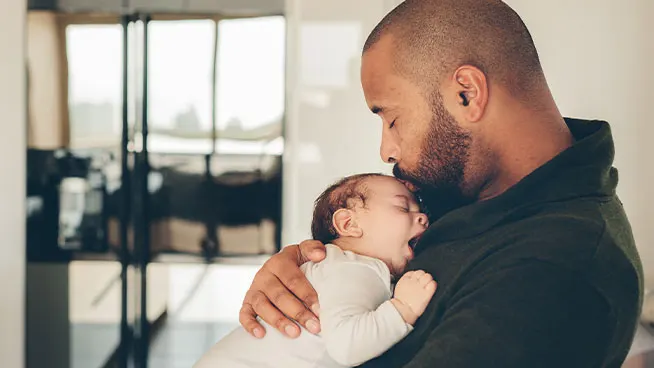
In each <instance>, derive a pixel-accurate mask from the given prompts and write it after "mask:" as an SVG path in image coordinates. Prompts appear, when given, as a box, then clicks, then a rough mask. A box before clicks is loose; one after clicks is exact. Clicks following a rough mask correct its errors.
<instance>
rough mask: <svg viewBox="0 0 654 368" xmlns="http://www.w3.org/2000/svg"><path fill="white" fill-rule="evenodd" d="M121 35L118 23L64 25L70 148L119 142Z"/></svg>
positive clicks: (105, 145) (112, 144) (92, 146)
mask: <svg viewBox="0 0 654 368" xmlns="http://www.w3.org/2000/svg"><path fill="white" fill-rule="evenodd" d="M122 34H123V31H122V27H121V26H120V25H119V24H101V25H88V24H84V25H76V24H74V25H69V26H68V27H66V53H67V57H68V114H69V120H70V143H71V148H96V147H107V146H110V147H113V146H116V145H117V144H119V143H120V131H121V126H122V114H121V111H122V104H123V102H122V73H123V68H122V58H123V49H122Z"/></svg>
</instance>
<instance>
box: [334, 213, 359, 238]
mask: <svg viewBox="0 0 654 368" xmlns="http://www.w3.org/2000/svg"><path fill="white" fill-rule="evenodd" d="M332 225H333V226H334V229H336V233H338V236H347V237H351V238H360V237H362V236H363V230H362V229H361V228H360V227H359V225H358V224H357V221H356V218H355V216H354V211H352V210H350V209H346V208H341V209H339V210H338V211H336V212H334V216H332Z"/></svg>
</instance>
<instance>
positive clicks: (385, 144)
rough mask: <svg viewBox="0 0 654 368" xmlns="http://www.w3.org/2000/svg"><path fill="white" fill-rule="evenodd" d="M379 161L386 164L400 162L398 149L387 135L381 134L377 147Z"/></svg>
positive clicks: (386, 133)
mask: <svg viewBox="0 0 654 368" xmlns="http://www.w3.org/2000/svg"><path fill="white" fill-rule="evenodd" d="M379 155H380V156H381V159H382V160H383V161H384V162H386V163H388V164H395V163H397V162H398V161H399V160H400V147H399V146H398V145H397V143H395V141H394V140H393V139H392V137H389V133H388V132H386V131H384V132H383V133H382V141H381V146H380V147H379Z"/></svg>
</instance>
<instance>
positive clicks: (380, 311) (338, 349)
mask: <svg viewBox="0 0 654 368" xmlns="http://www.w3.org/2000/svg"><path fill="white" fill-rule="evenodd" d="M329 268H330V269H326V270H325V271H326V272H325V273H324V275H325V279H324V280H316V281H318V282H316V283H315V285H314V286H316V290H317V291H318V298H319V301H320V306H321V308H320V321H321V325H322V333H321V336H322V337H323V338H324V340H325V344H326V348H327V352H328V353H329V355H330V356H331V357H332V359H334V360H335V361H337V362H338V363H339V364H342V365H346V366H356V365H359V364H362V363H364V362H366V361H368V360H370V359H373V358H375V357H377V356H379V355H381V354H383V353H384V352H385V351H386V350H388V349H390V348H391V347H392V346H393V345H395V344H396V343H398V342H399V341H400V340H402V339H403V338H404V337H405V336H406V335H407V334H408V333H409V332H411V330H412V326H411V324H412V323H415V321H416V319H417V318H418V317H419V316H420V315H421V314H422V312H424V308H425V307H426V305H427V303H428V302H429V300H430V299H431V297H432V295H433V294H434V291H435V289H436V285H435V283H434V282H433V280H432V281H431V283H433V288H431V287H428V288H425V287H424V285H421V286H419V287H418V286H415V285H414V284H417V283H419V282H420V279H421V278H406V279H405V278H402V279H401V280H400V283H398V287H399V290H398V289H397V288H396V294H398V297H397V298H393V299H390V300H389V295H390V292H389V290H388V283H387V282H384V280H383V279H382V276H381V275H380V272H379V271H378V270H375V268H374V267H372V266H370V265H367V264H360V263H354V262H353V263H340V264H337V265H332V266H330V267H329ZM414 286H415V287H414ZM420 300H422V301H420ZM423 304H424V305H423ZM405 318H406V319H405Z"/></svg>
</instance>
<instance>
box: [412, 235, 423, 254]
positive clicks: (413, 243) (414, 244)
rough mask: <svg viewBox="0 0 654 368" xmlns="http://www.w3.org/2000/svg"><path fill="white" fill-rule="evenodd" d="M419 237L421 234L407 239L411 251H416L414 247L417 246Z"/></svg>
mask: <svg viewBox="0 0 654 368" xmlns="http://www.w3.org/2000/svg"><path fill="white" fill-rule="evenodd" d="M421 236H422V234H418V235H416V236H414V237H413V238H411V239H409V248H411V250H413V249H416V245H417V244H418V241H419V240H420V237H421Z"/></svg>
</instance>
